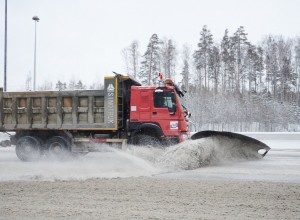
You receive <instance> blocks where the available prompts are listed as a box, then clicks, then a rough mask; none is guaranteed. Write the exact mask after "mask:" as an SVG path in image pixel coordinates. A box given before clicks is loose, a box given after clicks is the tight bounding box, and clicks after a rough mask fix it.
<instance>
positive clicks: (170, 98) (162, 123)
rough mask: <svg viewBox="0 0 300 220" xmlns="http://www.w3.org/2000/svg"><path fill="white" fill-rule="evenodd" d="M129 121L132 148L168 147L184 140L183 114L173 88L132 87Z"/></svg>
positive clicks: (186, 127)
mask: <svg viewBox="0 0 300 220" xmlns="http://www.w3.org/2000/svg"><path fill="white" fill-rule="evenodd" d="M129 120H130V121H129V122H130V123H129V125H130V130H131V131H132V134H131V136H132V139H133V142H134V144H141V145H145V144H150V145H155V143H153V142H158V145H159V144H166V145H171V144H175V143H179V142H182V141H183V140H185V139H186V138H187V137H188V123H187V119H186V117H185V111H184V110H183V108H182V106H181V104H180V100H179V96H178V94H177V92H176V89H175V87H174V86H169V85H165V86H163V87H155V86H132V87H131V95H130V119H129ZM147 142H149V143H147Z"/></svg>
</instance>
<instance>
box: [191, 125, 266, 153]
mask: <svg viewBox="0 0 300 220" xmlns="http://www.w3.org/2000/svg"><path fill="white" fill-rule="evenodd" d="M201 138H217V139H218V140H222V139H227V140H228V139H229V140H231V141H232V143H234V144H233V145H234V148H232V150H235V151H240V152H242V151H243V154H244V155H245V153H246V154H247V157H248V158H249V157H250V158H262V157H264V156H265V155H266V154H267V153H268V151H269V150H270V149H271V148H270V147H269V146H267V145H266V144H265V143H263V142H261V141H259V140H257V139H254V138H251V137H248V136H245V135H242V134H238V133H232V132H224V131H211V130H207V131H200V132H197V133H195V134H194V135H192V136H191V139H192V140H197V139H201ZM224 147H230V146H224Z"/></svg>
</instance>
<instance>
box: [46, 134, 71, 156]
mask: <svg viewBox="0 0 300 220" xmlns="http://www.w3.org/2000/svg"><path fill="white" fill-rule="evenodd" d="M46 147H47V149H46V155H47V157H48V158H50V159H58V160H63V159H67V158H69V157H70V156H71V146H70V143H69V141H68V140H67V139H65V138H64V137H61V136H55V137H52V138H50V139H49V140H47V142H46Z"/></svg>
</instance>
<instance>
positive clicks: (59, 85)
mask: <svg viewBox="0 0 300 220" xmlns="http://www.w3.org/2000/svg"><path fill="white" fill-rule="evenodd" d="M55 88H56V89H57V90H58V91H63V90H66V88H67V86H66V83H62V82H61V81H60V80H59V81H58V82H57V83H56V85H55Z"/></svg>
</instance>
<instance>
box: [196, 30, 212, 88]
mask: <svg viewBox="0 0 300 220" xmlns="http://www.w3.org/2000/svg"><path fill="white" fill-rule="evenodd" d="M212 45H213V35H212V34H211V32H210V30H209V29H207V26H206V25H204V26H203V28H202V30H201V32H200V42H199V43H198V50H196V51H195V53H194V59H195V65H196V69H197V70H198V74H200V77H199V76H198V79H201V70H203V71H204V88H205V89H209V82H208V74H207V72H208V59H209V54H210V52H211V48H212ZM200 86H201V84H200Z"/></svg>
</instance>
